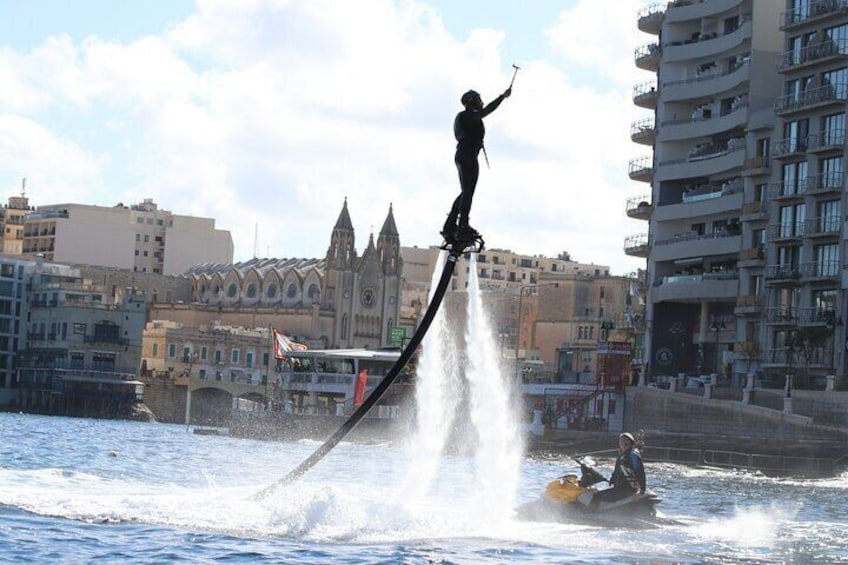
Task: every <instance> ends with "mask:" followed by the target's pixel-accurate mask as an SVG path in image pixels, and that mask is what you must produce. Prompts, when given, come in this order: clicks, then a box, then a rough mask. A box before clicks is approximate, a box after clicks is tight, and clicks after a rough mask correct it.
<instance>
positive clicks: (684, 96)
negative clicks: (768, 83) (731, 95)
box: [662, 60, 750, 102]
mask: <svg viewBox="0 0 848 565" xmlns="http://www.w3.org/2000/svg"><path fill="white" fill-rule="evenodd" d="M749 76H750V65H749V64H748V61H747V60H743V61H741V62H737V63H734V64H733V65H730V66H729V67H728V69H727V70H726V71H724V72H722V71H719V70H718V67H714V70H712V71H705V72H702V73H697V74H696V75H695V76H693V77H688V78H684V79H677V80H670V81H668V82H664V83H662V87H663V89H664V96H665V99H666V100H667V101H669V102H679V101H683V100H694V99H697V98H704V97H707V96H716V97H717V96H718V95H719V94H720V93H722V92H727V91H730V90H732V89H733V88H735V87H737V86H739V85H740V84H742V83H743V82H745V81H747V80H748V78H749Z"/></svg>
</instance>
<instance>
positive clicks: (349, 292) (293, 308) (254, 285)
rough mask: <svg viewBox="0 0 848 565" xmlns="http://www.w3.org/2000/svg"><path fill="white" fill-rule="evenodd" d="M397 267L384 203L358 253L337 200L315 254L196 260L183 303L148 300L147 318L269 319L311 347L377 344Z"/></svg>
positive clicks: (397, 287) (249, 324)
mask: <svg viewBox="0 0 848 565" xmlns="http://www.w3.org/2000/svg"><path fill="white" fill-rule="evenodd" d="M401 269H402V261H401V257H400V237H399V235H398V231H397V226H396V224H395V220H394V214H393V212H392V209H391V207H389V212H388V215H387V216H386V219H385V221H384V223H383V227H382V229H381V230H380V233H379V236H378V237H377V241H376V242H375V241H374V236H373V234H372V235H371V236H370V237H369V240H368V244H367V246H366V248H365V251H364V252H363V253H362V255H361V256H360V255H359V254H358V253H357V251H356V246H355V233H354V228H353V224H352V222H351V219H350V213H349V211H348V206H347V201H346V200H345V202H344V204H343V206H342V210H341V212H340V213H339V217H338V219H337V221H336V224H335V226H334V227H333V230H332V233H331V235H330V245H329V247H328V249H327V254H326V256H325V257H324V258H323V259H297V258H293V259H251V260H250V261H245V262H240V263H234V264H201V265H197V266H195V267H192V268H191V269H190V270H189V271H188V272H187V273H186V276H187V277H188V278H189V279H190V280H191V284H192V289H193V292H192V301H191V303H182V304H180V303H168V304H164V303H162V304H153V305H152V307H151V318H150V319H151V320H173V321H177V322H180V323H182V324H183V325H184V326H186V327H199V326H201V325H212V324H214V323H219V324H221V325H228V326H242V327H246V328H268V327H273V328H274V329H276V330H277V331H281V332H284V333H286V334H288V335H290V336H292V337H294V338H295V339H296V340H298V341H301V342H303V343H305V344H307V345H308V346H309V347H312V348H342V347H365V348H376V347H385V346H388V345H391V344H390V342H389V332H390V329H391V328H392V327H394V326H396V325H397V324H398V321H399V315H400V298H401V296H400V294H401Z"/></svg>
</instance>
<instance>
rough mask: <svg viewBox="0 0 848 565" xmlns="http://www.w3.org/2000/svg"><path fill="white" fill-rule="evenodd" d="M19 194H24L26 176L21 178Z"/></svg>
mask: <svg viewBox="0 0 848 565" xmlns="http://www.w3.org/2000/svg"><path fill="white" fill-rule="evenodd" d="M21 196H24V197H25V196H26V177H24V178H22V179H21Z"/></svg>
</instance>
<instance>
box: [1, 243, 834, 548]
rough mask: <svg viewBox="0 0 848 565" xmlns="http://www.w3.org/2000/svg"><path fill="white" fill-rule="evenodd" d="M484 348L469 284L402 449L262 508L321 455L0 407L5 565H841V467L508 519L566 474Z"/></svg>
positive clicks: (670, 476) (341, 451) (704, 480)
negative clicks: (599, 510) (532, 448)
mask: <svg viewBox="0 0 848 565" xmlns="http://www.w3.org/2000/svg"><path fill="white" fill-rule="evenodd" d="M445 260H446V255H445V254H443V255H442V256H441V257H440V265H439V267H441V265H443V264H444V261H445ZM472 261H473V259H472ZM440 271H441V268H437V269H436V273H440ZM470 271H471V272H472V273H473V272H475V271H476V269H475V268H473V265H472V268H471V269H470ZM435 276H436V275H435V274H434V277H435ZM436 280H437V279H435V278H434V284H433V285H432V286H433V288H435V281H436ZM492 336H493V332H492V331H491V328H490V327H489V324H488V320H487V319H486V315H485V311H484V309H483V306H482V301H481V296H480V293H479V290H478V289H477V281H476V279H475V278H474V277H473V276H472V277H471V279H470V284H469V293H468V310H467V316H466V326H465V327H464V328H456V327H455V324H453V325H452V324H451V323H450V320H448V319H447V318H446V316H445V314H444V312H440V313H439V314H438V315H437V316H436V318H435V319H434V321H433V325H432V327H431V331H430V333H429V334H428V335H427V337H426V339H425V341H424V351H423V354H422V357H421V360H420V364H419V367H418V383H417V384H418V386H417V390H418V392H417V394H418V396H417V414H418V419H417V428H416V430H415V431H413V432H412V433H411V435H410V436H409V438H407V439H406V441H402V442H398V443H395V444H391V445H389V444H384V445H360V444H351V443H346V442H342V443H341V444H339V445H338V446H337V447H336V448H335V449H334V450H333V451H331V452H330V453H329V454H328V455H327V456H326V457H325V458H324V459H323V460H322V461H321V462H320V463H318V464H317V465H316V466H315V467H314V468H312V469H311V470H310V471H309V472H307V473H306V475H304V476H303V477H301V478H300V479H298V480H297V481H295V482H293V483H291V484H289V485H286V486H282V487H279V488H276V489H274V490H273V491H272V493H271V494H270V495H268V496H263V497H258V496H256V495H257V493H258V492H259V491H260V490H262V489H263V488H265V487H266V486H268V485H269V484H270V483H273V482H274V481H276V480H277V479H279V478H280V477H281V476H284V475H285V474H287V473H288V472H289V471H290V470H291V469H293V468H295V467H296V466H297V465H298V464H299V463H301V462H302V461H303V460H304V459H305V458H306V457H308V456H309V455H310V454H311V453H312V452H313V451H314V450H315V449H316V448H317V447H318V445H319V444H318V443H316V442H310V441H300V442H292V443H281V442H261V441H255V440H248V439H238V438H231V437H222V436H208V435H194V434H192V433H191V430H190V429H188V428H186V427H185V426H177V425H165V424H146V423H136V422H122V421H106V420H82V419H71V418H59V417H45V416H33V415H22V414H11V413H0V562H7V563H121V564H123V563H174V562H180V563H302V564H312V563H315V564H318V563H351V564H354V563H356V564H358V563H369V564H370V563H375V564H376V563H380V564H394V563H399V564H418V563H421V564H424V563H428V564H429V563H443V564H452V563H457V564H460V563H462V564H465V563H468V564H486V563H522V564H523V563H616V564H618V563H652V564H658V563H839V562H844V563H848V549H846V543H845V540H846V538H848V513H846V512H845V511H844V502H845V498H846V495H848V475H843V476H840V477H836V478H833V479H828V480H794V479H773V478H768V477H764V476H762V475H758V474H751V473H745V472H736V471H732V470H730V471H719V470H715V469H699V468H688V467H682V466H675V465H666V464H648V465H647V474H648V483H649V488H650V489H651V490H654V491H655V492H656V493H657V494H659V495H660V496H661V497H662V498H663V502H662V503H661V504H660V508H661V510H662V512H663V513H664V514H665V515H667V516H669V517H672V518H675V519H676V520H677V521H678V522H679V524H678V525H674V526H663V527H660V528H656V529H653V530H638V531H634V530H629V529H605V528H601V527H594V526H586V525H581V524H575V523H567V522H566V523H534V522H524V521H520V520H517V519H516V518H515V516H514V513H513V510H514V508H515V507H516V506H517V505H520V504H523V503H525V502H530V501H533V500H535V499H537V498H538V497H539V495H540V494H541V493H542V491H543V490H544V488H545V485H546V484H547V483H548V482H549V481H550V480H552V479H554V478H556V477H557V476H559V475H561V474H563V473H565V472H576V471H577V469H576V468H575V464H574V463H573V462H572V461H571V460H570V459H569V458H568V457H566V456H550V457H548V458H544V459H539V458H536V459H534V458H527V457H523V456H522V446H521V437H520V435H519V434H518V431H517V430H518V426H517V425H516V421H517V418H516V417H515V406H516V404H517V403H516V402H515V400H514V399H512V398H511V394H510V391H511V387H510V375H509V374H508V373H509V371H508V370H504V369H503V368H502V367H501V366H500V364H499V363H498V362H497V359H498V358H499V356H498V355H497V354H496V348H495V346H494V343H493V341H492V339H493V338H492ZM457 444H459V445H461V446H464V447H465V448H464V449H456V448H455V446H456V445H457ZM452 446H453V447H452ZM611 447H612V446H611ZM611 463H612V462H611V461H607V462H603V461H602V462H601V469H602V470H605V471H606V473H607V474H609V472H610V469H609V466H610V465H611ZM604 464H606V468H605V469H604Z"/></svg>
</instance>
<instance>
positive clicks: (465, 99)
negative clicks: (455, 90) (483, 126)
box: [459, 90, 481, 107]
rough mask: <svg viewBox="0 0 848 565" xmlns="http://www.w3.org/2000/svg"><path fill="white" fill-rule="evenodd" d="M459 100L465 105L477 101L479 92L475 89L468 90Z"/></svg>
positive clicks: (479, 100)
mask: <svg viewBox="0 0 848 565" xmlns="http://www.w3.org/2000/svg"><path fill="white" fill-rule="evenodd" d="M459 101H460V102H462V105H463V106H466V107H467V106H468V105H470V104H473V103H475V102H477V103H479V102H481V98H480V93H479V92H477V91H476V90H469V91H468V92H466V93H465V94H463V95H462V98H460V99H459Z"/></svg>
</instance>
